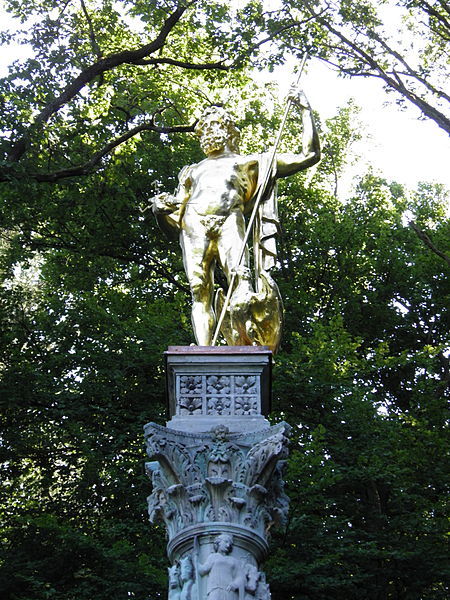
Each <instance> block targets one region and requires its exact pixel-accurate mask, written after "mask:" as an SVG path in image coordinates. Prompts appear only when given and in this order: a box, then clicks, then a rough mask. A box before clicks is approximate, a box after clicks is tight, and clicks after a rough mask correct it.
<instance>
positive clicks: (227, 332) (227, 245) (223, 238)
mask: <svg viewBox="0 0 450 600" xmlns="http://www.w3.org/2000/svg"><path fill="white" fill-rule="evenodd" d="M289 102H292V103H294V104H296V105H297V106H298V107H300V109H301V112H302V122H303V144H302V152H301V153H299V154H295V153H286V154H277V155H275V154H274V155H273V156H270V154H269V153H268V152H265V153H262V154H249V155H245V156H243V155H241V154H239V137H240V134H239V130H238V129H237V128H236V126H235V124H234V122H233V119H232V117H231V116H230V114H229V113H228V112H227V111H226V110H224V109H223V108H221V107H217V106H211V107H209V108H207V109H206V110H205V111H204V113H203V115H202V116H201V118H200V120H199V122H198V124H197V126H196V129H195V132H196V134H197V136H198V137H199V139H200V144H201V147H202V150H203V151H204V152H205V154H206V158H205V159H204V160H203V161H201V162H199V163H198V164H194V165H189V166H186V167H184V168H183V169H182V170H181V172H180V174H179V185H178V189H177V191H176V192H175V194H174V195H171V194H167V193H162V194H158V195H157V196H155V197H154V198H153V199H152V207H153V212H154V214H155V215H156V217H157V219H158V222H159V223H160V224H161V226H162V227H163V228H165V229H167V228H171V229H176V230H177V231H178V232H179V236H180V244H181V247H182V250H183V261H184V268H185V271H186V275H187V278H188V281H189V286H190V289H191V293H192V325H193V329H194V333H195V337H196V340H197V344H198V345H200V346H209V345H211V344H213V345H214V343H215V340H216V338H217V334H218V333H219V332H216V333H215V330H216V327H217V318H216V315H219V314H220V315H221V317H220V319H219V321H220V323H219V327H220V333H221V334H222V335H223V336H224V338H225V340H226V342H227V344H228V345H230V346H236V345H257V346H269V347H270V348H271V349H272V350H273V351H274V352H275V351H276V350H277V348H278V346H279V343H280V339H281V330H282V320H283V317H282V302H281V298H280V294H279V291H278V287H277V285H276V283H275V282H274V280H273V279H272V277H271V275H270V269H271V268H272V267H273V266H274V265H275V262H276V246H275V236H276V233H277V230H278V215H277V206H276V197H275V191H274V187H275V182H276V179H277V178H279V177H286V176H288V175H292V174H294V173H297V172H298V171H301V170H303V169H306V168H308V167H310V166H312V165H314V164H315V163H317V162H318V160H319V159H320V144H319V138H318V134H317V130H316V127H315V124H314V120H313V116H312V111H311V107H310V106H309V103H308V100H307V99H306V96H305V95H304V93H303V92H302V91H301V90H299V89H297V90H291V92H290V95H289ZM256 198H258V201H257V202H258V206H257V209H255V217H253V219H252V224H253V232H252V233H253V251H254V260H253V268H254V276H255V285H253V281H252V280H253V277H252V273H251V263H250V255H249V250H248V248H247V245H246V241H247V238H248V233H247V234H246V216H248V215H249V214H250V213H251V212H252V209H253V208H254V204H255V199H256ZM253 221H254V223H253ZM216 264H218V265H219V266H220V267H221V269H222V271H223V273H224V274H225V276H226V279H227V282H228V285H229V286H231V287H230V289H229V294H228V296H227V299H225V298H224V292H223V290H222V289H220V288H219V289H218V290H217V292H216V294H214V269H215V267H216ZM224 304H225V307H224Z"/></svg>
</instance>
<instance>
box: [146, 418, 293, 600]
mask: <svg viewBox="0 0 450 600" xmlns="http://www.w3.org/2000/svg"><path fill="white" fill-rule="evenodd" d="M289 429H290V428H289V426H288V425H287V424H286V423H280V424H278V425H276V426H274V427H269V428H267V429H265V430H259V431H255V432H250V433H247V434H242V433H230V432H229V431H228V429H227V428H226V427H225V426H218V427H216V428H215V429H213V430H212V431H211V432H209V433H202V434H192V433H187V432H181V431H175V430H171V429H168V428H165V427H161V426H159V425H156V424H154V423H150V424H148V425H147V426H146V428H145V433H146V441H147V451H148V454H149V456H150V457H151V458H153V459H156V461H155V462H151V463H147V469H148V472H149V473H150V474H151V477H152V483H153V492H152V494H151V495H150V497H149V499H148V506H149V515H150V520H151V521H152V522H155V521H156V520H158V519H161V520H163V521H164V523H165V525H166V528H167V533H168V537H169V544H168V555H169V559H170V560H171V561H172V562H173V563H174V565H175V566H176V563H177V561H181V560H182V559H184V558H185V557H187V556H192V552H193V546H194V542H195V541H197V543H198V551H197V553H196V556H195V559H196V560H197V561H199V560H200V561H201V560H207V557H208V556H209V555H210V554H211V552H214V544H215V540H216V539H217V537H218V536H220V535H224V534H227V535H229V536H231V539H232V540H233V543H232V552H231V551H230V558H231V556H232V557H233V559H235V560H238V561H240V562H241V564H242V568H243V569H244V567H245V569H247V566H246V565H247V564H248V565H251V566H253V567H254V568H255V569H256V571H257V572H258V573H259V564H260V562H261V561H262V560H264V558H265V556H266V554H267V550H268V545H267V531H268V530H269V529H270V527H271V526H272V525H273V524H274V523H282V522H283V521H284V520H285V518H286V516H287V510H288V498H287V496H286V495H285V493H284V490H283V480H282V474H281V471H282V467H283V464H284V459H285V458H286V457H287V442H288V434H289ZM192 560H193V559H192ZM249 568H250V567H248V569H249ZM214 572H215V571H214ZM241 576H243V575H242V573H241ZM197 579H198V574H197ZM204 579H205V581H204V582H203V580H201V581H197V585H198V586H200V587H201V588H202V593H204V589H203V588H205V586H206V587H208V585H209V583H208V581H209V579H208V577H207V574H206V572H205V577H204ZM263 579H264V578H263V575H262V574H261V575H260V576H259V579H258V581H263ZM180 585H181V584H180ZM264 585H265V584H264ZM230 593H231V592H230ZM233 593H234V592H233ZM248 593H250V592H248ZM203 597H204V596H201V598H203ZM205 597H206V596H205ZM234 597H235V596H232V595H230V599H231V598H234ZM261 597H262V596H261ZM236 598H237V596H236Z"/></svg>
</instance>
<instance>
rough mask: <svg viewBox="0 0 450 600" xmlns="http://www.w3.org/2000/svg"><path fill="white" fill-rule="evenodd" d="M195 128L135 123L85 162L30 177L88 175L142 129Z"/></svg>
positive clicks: (49, 180) (48, 178)
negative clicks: (104, 158) (134, 125)
mask: <svg viewBox="0 0 450 600" xmlns="http://www.w3.org/2000/svg"><path fill="white" fill-rule="evenodd" d="M194 128H195V123H194V124H193V125H179V126H175V127H158V126H157V125H154V124H153V122H150V123H141V125H137V126H136V127H133V129H130V130H129V131H127V132H126V133H124V134H122V135H121V136H119V137H117V138H115V139H114V140H112V141H111V142H109V143H108V144H106V145H105V146H103V148H101V149H100V150H99V151H98V152H96V153H95V154H94V155H93V156H92V157H91V158H90V159H89V160H88V161H87V162H85V163H83V164H82V165H76V166H74V167H70V168H68V169H60V170H59V171H54V172H53V173H33V174H32V175H30V177H31V178H32V179H34V180H35V181H38V182H40V183H44V182H46V183H54V182H56V181H59V180H61V179H67V178H68V177H75V176H79V175H89V174H90V173H92V171H93V170H94V169H95V167H96V166H97V165H98V164H99V163H100V161H101V159H102V158H103V157H104V156H106V155H107V154H109V153H110V152H112V150H114V148H117V146H119V145H120V144H123V143H124V142H126V141H127V140H129V139H130V138H132V137H134V136H135V135H137V134H138V133H141V132H142V131H154V132H156V133H166V134H169V133H192V132H193V131H194ZM6 179H9V177H3V178H2V177H1V176H0V181H5V180H6Z"/></svg>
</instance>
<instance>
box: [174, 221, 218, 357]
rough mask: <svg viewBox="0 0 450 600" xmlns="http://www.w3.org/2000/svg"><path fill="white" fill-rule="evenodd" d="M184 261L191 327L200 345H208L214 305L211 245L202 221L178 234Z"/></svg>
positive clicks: (212, 252)
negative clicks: (189, 298) (189, 293)
mask: <svg viewBox="0 0 450 600" xmlns="http://www.w3.org/2000/svg"><path fill="white" fill-rule="evenodd" d="M181 247H182V249H183V262H184V269H185V271H186V276H187V278H188V281H189V286H190V288H191V294H192V327H193V329H194V334H195V338H196V340H197V344H198V345H199V346H210V345H211V341H212V336H213V334H214V325H215V322H216V319H215V314H214V310H213V307H212V304H213V288H214V264H215V255H214V247H213V245H212V243H211V240H209V239H208V238H207V236H206V231H205V229H204V227H203V226H202V225H201V223H198V227H196V228H195V231H194V230H193V229H190V230H189V232H186V231H183V232H182V234H181Z"/></svg>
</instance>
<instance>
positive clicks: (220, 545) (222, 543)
mask: <svg viewBox="0 0 450 600" xmlns="http://www.w3.org/2000/svg"><path fill="white" fill-rule="evenodd" d="M214 549H215V551H216V552H219V553H220V554H230V552H231V550H232V549H233V538H232V537H231V535H228V534H227V533H222V534H221V535H218V536H217V537H216V539H215V540H214Z"/></svg>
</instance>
